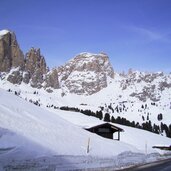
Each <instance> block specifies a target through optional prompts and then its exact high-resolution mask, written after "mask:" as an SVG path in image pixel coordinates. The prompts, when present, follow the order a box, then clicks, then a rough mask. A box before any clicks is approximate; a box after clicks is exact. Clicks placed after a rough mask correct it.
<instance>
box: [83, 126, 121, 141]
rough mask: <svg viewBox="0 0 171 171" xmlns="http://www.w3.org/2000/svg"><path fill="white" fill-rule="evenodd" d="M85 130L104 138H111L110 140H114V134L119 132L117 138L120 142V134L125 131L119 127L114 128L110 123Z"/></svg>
mask: <svg viewBox="0 0 171 171" xmlns="http://www.w3.org/2000/svg"><path fill="white" fill-rule="evenodd" d="M85 129H86V130H88V131H90V132H93V133H96V134H98V135H100V136H102V137H105V138H109V139H113V134H114V133H116V132H117V133H118V138H117V140H118V141H119V140H120V132H123V131H124V130H123V129H121V128H119V127H117V126H114V125H113V124H110V123H103V124H100V125H96V126H93V127H89V128H85Z"/></svg>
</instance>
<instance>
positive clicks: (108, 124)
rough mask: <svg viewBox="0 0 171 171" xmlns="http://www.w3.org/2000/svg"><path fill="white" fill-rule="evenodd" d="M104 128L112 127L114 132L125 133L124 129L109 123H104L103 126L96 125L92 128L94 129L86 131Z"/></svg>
mask: <svg viewBox="0 0 171 171" xmlns="http://www.w3.org/2000/svg"><path fill="white" fill-rule="evenodd" d="M103 126H107V127H110V128H112V129H113V130H115V131H121V132H123V131H124V130H123V129H122V128H119V127H117V126H115V125H113V124H111V123H108V122H106V123H102V124H100V125H96V126H92V127H89V128H86V130H90V129H93V128H100V127H103Z"/></svg>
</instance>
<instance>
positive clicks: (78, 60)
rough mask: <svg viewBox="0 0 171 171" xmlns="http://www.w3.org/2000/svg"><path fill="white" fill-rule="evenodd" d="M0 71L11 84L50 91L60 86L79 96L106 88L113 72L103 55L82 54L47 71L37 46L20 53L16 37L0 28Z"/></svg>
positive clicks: (65, 91)
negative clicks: (26, 85)
mask: <svg viewBox="0 0 171 171" xmlns="http://www.w3.org/2000/svg"><path fill="white" fill-rule="evenodd" d="M0 72H1V73H2V72H5V73H6V79H7V80H8V81H9V82H11V83H13V84H21V83H22V82H23V83H25V84H30V85H31V86H32V87H34V88H42V87H43V88H45V89H47V90H48V91H49V92H52V91H53V89H58V88H61V89H62V91H63V93H62V94H63V95H64V94H65V93H67V92H69V93H74V94H78V95H82V94H84V95H91V94H94V93H96V92H98V91H100V90H101V89H103V88H105V87H107V85H108V83H109V80H110V79H112V78H114V71H113V68H112V66H111V64H110V62H109V58H108V56H107V55H106V54H104V53H100V54H91V53H81V54H79V55H77V56H76V57H74V58H73V59H72V60H70V61H69V62H67V63H66V64H65V65H63V66H61V67H58V68H56V69H53V70H51V71H49V70H48V67H47V65H46V61H45V58H44V57H43V56H42V55H41V52H40V49H35V48H31V49H30V50H29V51H28V52H27V53H26V54H25V56H24V55H23V53H22V51H21V49H20V47H19V45H18V42H17V39H16V36H15V34H14V33H13V32H10V31H8V30H3V31H0Z"/></svg>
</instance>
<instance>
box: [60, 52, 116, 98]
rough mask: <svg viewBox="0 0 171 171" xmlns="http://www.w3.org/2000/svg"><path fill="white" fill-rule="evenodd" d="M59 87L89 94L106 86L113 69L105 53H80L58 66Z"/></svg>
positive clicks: (72, 91) (112, 75)
mask: <svg viewBox="0 0 171 171" xmlns="http://www.w3.org/2000/svg"><path fill="white" fill-rule="evenodd" d="M58 73H59V79H60V82H61V87H66V88H67V89H68V91H69V92H70V93H75V94H85V95H91V94H93V93H96V92H98V91H100V90H101V89H102V88H105V87H107V85H108V78H114V71H113V68H112V66H111V64H110V61H109V58H108V56H107V55H106V54H102V53H99V54H92V53H87V52H84V53H80V54H78V55H77V56H75V57H74V58H73V59H71V60H70V61H69V62H68V63H66V64H65V65H64V66H61V67H59V68H58Z"/></svg>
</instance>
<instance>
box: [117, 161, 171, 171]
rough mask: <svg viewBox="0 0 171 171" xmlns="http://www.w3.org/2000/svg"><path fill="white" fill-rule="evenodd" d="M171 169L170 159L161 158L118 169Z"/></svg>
mask: <svg viewBox="0 0 171 171" xmlns="http://www.w3.org/2000/svg"><path fill="white" fill-rule="evenodd" d="M170 170H171V159H167V160H162V161H157V162H153V163H150V164H146V165H143V166H138V167H134V168H130V169H124V170H120V171H170Z"/></svg>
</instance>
